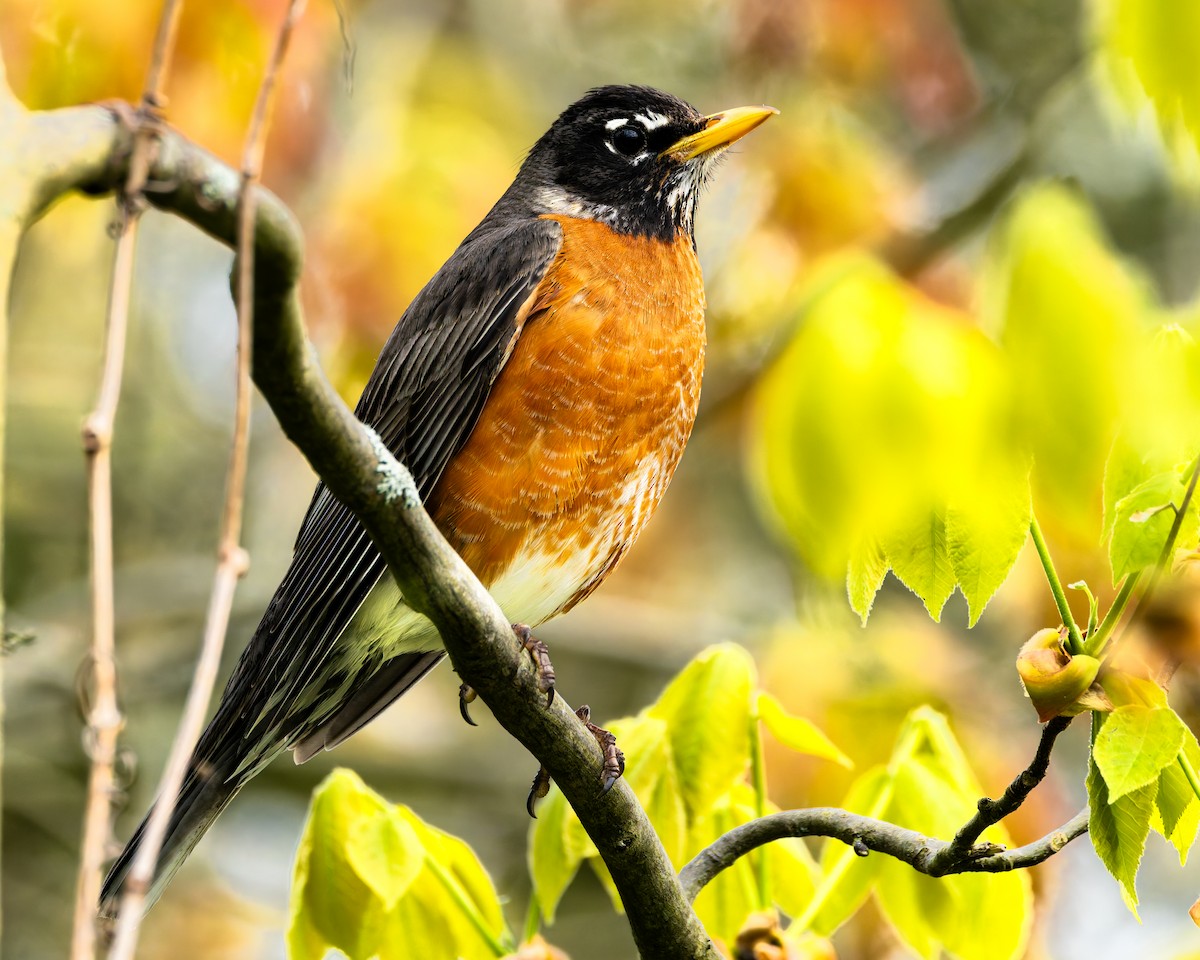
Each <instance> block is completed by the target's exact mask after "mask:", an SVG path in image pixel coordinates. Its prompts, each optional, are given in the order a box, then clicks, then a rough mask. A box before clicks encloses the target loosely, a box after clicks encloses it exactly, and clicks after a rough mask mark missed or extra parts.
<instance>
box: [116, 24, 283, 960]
mask: <svg viewBox="0 0 1200 960" xmlns="http://www.w3.org/2000/svg"><path fill="white" fill-rule="evenodd" d="M305 3H306V0H291V3H290V4H289V5H288V10H287V14H286V15H285V17H284V20H283V23H282V24H281V26H280V28H279V33H278V34H277V36H276V38H275V45H274V48H273V50H272V52H271V57H270V59H269V61H268V63H267V68H266V72H265V74H264V76H263V81H262V85H261V86H260V87H259V91H258V99H257V101H256V102H255V105H254V114H253V116H252V117H251V120H250V128H249V130H248V132H247V134H246V144H245V149H244V151H243V154H242V175H241V184H240V187H239V190H238V203H237V210H238V216H237V250H238V267H237V312H238V362H237V405H236V410H235V414H234V431H233V445H232V449H231V451H230V457H229V470H228V474H227V481H226V490H225V507H224V511H223V513H222V518H221V533H220V541H219V544H218V549H217V556H218V561H217V569H216V574H215V576H214V579H213V589H212V594H211V596H210V599H209V605H208V614H207V617H206V620H205V626H204V638H203V642H202V645H201V650H200V657H199V660H198V661H197V663H196V671H195V674H194V676H193V678H192V686H191V689H190V691H189V692H188V699H187V703H186V705H185V707H184V712H183V717H182V718H181V719H180V723H179V730H178V732H177V733H176V735H175V740H174V742H173V744H172V746H171V753H170V756H169V757H168V759H167V765H166V769H165V770H164V772H163V779H162V783H161V784H160V788H159V793H158V799H157V800H156V801H155V804H154V809H153V810H152V811H151V814H150V819H149V822H148V824H147V827H146V833H145V836H144V838H143V840H142V844H141V846H140V847H139V848H138V853H137V856H136V857H135V858H134V860H133V864H132V866H131V868H130V873H129V879H128V880H127V882H126V886H125V895H124V896H123V897H122V900H121V908H120V913H119V917H118V922H117V928H116V932H115V936H114V940H113V947H112V951H111V953H110V954H109V957H110V960H132V957H133V951H134V949H135V947H136V945H137V936H138V930H139V927H140V924H141V918H142V906H143V903H144V901H145V897H146V893H147V891H148V889H149V886H150V882H151V880H152V878H153V876H154V867H155V864H156V862H157V860H158V853H159V850H160V849H161V848H162V844H163V839H164V838H165V836H166V832H167V826H168V823H169V821H170V816H171V810H172V808H173V807H174V806H175V798H176V797H177V796H178V794H179V789H180V787H181V785H182V784H183V779H184V776H185V775H186V773H187V766H188V760H189V758H190V757H191V754H192V750H193V749H194V748H195V745H196V741H197V739H199V737H200V732H201V730H202V728H203V726H204V718H205V714H206V713H207V711H208V703H209V700H210V699H211V698H212V691H213V687H214V685H215V684H216V678H217V670H218V668H219V666H220V662H221V650H222V648H223V647H224V643H225V634H226V631H227V630H228V627H229V616H230V612H231V610H232V608H233V596H234V591H235V589H236V587H237V582H238V580H239V579H240V578H241V577H242V576H243V575H244V574H245V572H246V570H247V568H248V567H249V557H248V556H247V554H246V551H245V550H244V549H243V548H242V546H241V543H240V540H241V531H242V517H243V514H244V506H245V490H246V464H247V460H248V454H249V438H250V402H251V379H250V369H251V350H252V341H253V309H254V304H253V297H254V279H253V270H254V232H255V230H254V228H255V222H256V206H257V191H256V187H257V184H258V180H259V176H260V173H261V170H262V158H263V150H264V144H265V140H266V130H267V124H268V120H269V116H270V110H271V106H272V103H273V99H274V93H275V85H276V79H277V77H278V74H279V71H280V68H281V67H282V65H283V59H284V57H285V56H286V54H287V48H288V43H289V41H290V40H291V36H292V31H293V29H294V28H295V25H296V23H297V21H298V20H299V19H300V17H301V15H302V14H303V12H304V7H305ZM92 902H93V903H94V902H95V900H94V899H93V901H92Z"/></svg>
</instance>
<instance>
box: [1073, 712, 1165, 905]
mask: <svg viewBox="0 0 1200 960" xmlns="http://www.w3.org/2000/svg"><path fill="white" fill-rule="evenodd" d="M1093 723H1094V724H1096V725H1097V726H1099V727H1100V730H1099V731H1098V733H1097V736H1099V733H1100V732H1103V726H1104V721H1103V718H1102V717H1100V716H1099V715H1093ZM1087 791H1088V807H1089V810H1090V816H1089V818H1088V835H1089V836H1090V837H1091V840H1092V847H1093V849H1094V850H1095V851H1096V855H1097V856H1098V857H1099V858H1100V861H1101V862H1102V863H1103V864H1104V866H1105V867H1107V868H1108V872H1109V873H1111V874H1112V875H1113V877H1115V878H1116V880H1117V882H1118V883H1120V885H1121V897H1122V899H1123V900H1124V901H1125V905H1126V906H1127V907H1128V908H1129V910H1130V912H1131V913H1132V914H1133V915H1134V916H1135V917H1137V916H1138V911H1137V903H1138V898H1137V886H1136V882H1137V871H1138V865H1139V864H1140V863H1141V862H1142V854H1143V853H1144V852H1145V849H1146V837H1147V835H1148V834H1149V833H1150V818H1151V816H1152V814H1153V812H1154V791H1155V787H1154V786H1153V785H1151V786H1147V787H1142V788H1141V789H1139V790H1134V791H1133V792H1132V793H1128V794H1126V795H1125V796H1123V797H1121V798H1120V799H1117V800H1114V801H1111V802H1110V800H1109V795H1108V786H1107V784H1105V782H1104V776H1103V775H1102V774H1101V773H1100V768H1099V767H1097V766H1096V763H1095V761H1094V760H1092V761H1090V762H1089V763H1088V776H1087Z"/></svg>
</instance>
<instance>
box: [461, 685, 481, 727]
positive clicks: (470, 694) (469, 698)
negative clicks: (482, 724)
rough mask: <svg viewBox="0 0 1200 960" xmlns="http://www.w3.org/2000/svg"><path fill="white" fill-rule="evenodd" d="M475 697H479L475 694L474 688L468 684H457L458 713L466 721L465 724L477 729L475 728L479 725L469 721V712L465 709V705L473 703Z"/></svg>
mask: <svg viewBox="0 0 1200 960" xmlns="http://www.w3.org/2000/svg"><path fill="white" fill-rule="evenodd" d="M477 696H479V694H477V693H476V692H475V688H474V687H472V686H470V685H468V684H465V683H463V684H459V687H458V712H459V713H461V714H462V718H463V719H464V720H466V721H467V723H469V724H470V725H471V726H473V727H477V726H479V724H477V723H476V722H475V721H474V720H472V719H471V711H470V710H468V709H467V705H468V704H470V703H472V702H474V700H475V698H476V697H477Z"/></svg>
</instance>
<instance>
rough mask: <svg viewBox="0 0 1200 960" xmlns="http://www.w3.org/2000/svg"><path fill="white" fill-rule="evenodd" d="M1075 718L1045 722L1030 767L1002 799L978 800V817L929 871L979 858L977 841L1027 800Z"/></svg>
mask: <svg viewBox="0 0 1200 960" xmlns="http://www.w3.org/2000/svg"><path fill="white" fill-rule="evenodd" d="M1072 719H1073V718H1072V717H1055V718H1054V719H1053V720H1051V721H1050V722H1049V723H1047V724H1046V726H1045V728H1044V729H1043V730H1042V739H1041V740H1040V741H1039V742H1038V748H1037V752H1036V753H1035V754H1034V755H1033V760H1032V762H1030V764H1029V766H1028V767H1026V768H1025V769H1024V770H1023V771H1021V773H1019V774H1018V775H1017V776H1016V778H1015V779H1014V780H1013V781H1012V783H1010V784H1009V785H1008V789H1006V790H1005V791H1004V793H1003V795H1002V796H1001V797H1000V799H999V800H991V799H989V798H987V797H984V798H983V799H981V800H980V801H979V805H978V811H977V812H976V814H975V816H973V817H972V818H971V819H970V820H968V821H967V823H966V824H965V825H964V826H963V828H962V829H961V830H959V831H958V833H956V834H955V835H954V839H953V840H951V841H950V843H949V844H947V846H946V848H945V849H944V850H942V851H941V852H940V853H939V854H938V855H937V856H935V857H934V858H933V860H932V861H931V862H930V864H929V871H928V872H929V874H930V876H934V877H937V876H941V875H942V874H943V873H953V872H955V868H956V867H957V866H958V865H959V864H961V863H964V862H966V861H968V860H972V859H974V860H978V859H979V853H978V851H977V850H976V848H975V841H977V840H978V839H979V837H980V836H981V835H982V834H983V831H985V830H986V829H987V828H988V827H991V826H994V825H995V824H997V823H999V822H1000V821H1001V820H1003V819H1004V818H1005V817H1007V816H1008V815H1009V814H1010V813H1013V812H1014V811H1015V810H1017V809H1018V808H1019V807H1020V806H1021V804H1023V803H1024V802H1025V798H1026V797H1028V796H1029V794H1030V793H1031V792H1032V791H1033V788H1034V787H1036V786H1037V785H1038V784H1039V783H1041V782H1042V781H1043V780H1044V779H1045V778H1046V771H1047V770H1048V769H1049V768H1050V753H1051V751H1053V749H1054V742H1055V741H1056V740H1057V739H1058V735H1059V734H1060V733H1062V732H1063V731H1064V730H1066V729H1067V727H1069V726H1070V725H1071V720H1072Z"/></svg>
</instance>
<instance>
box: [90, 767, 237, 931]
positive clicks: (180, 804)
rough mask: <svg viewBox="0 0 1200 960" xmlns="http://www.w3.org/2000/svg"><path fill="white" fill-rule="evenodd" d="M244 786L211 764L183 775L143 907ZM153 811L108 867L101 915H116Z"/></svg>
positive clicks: (160, 890)
mask: <svg viewBox="0 0 1200 960" xmlns="http://www.w3.org/2000/svg"><path fill="white" fill-rule="evenodd" d="M239 789H241V783H240V782H239V781H238V779H234V780H232V781H231V780H229V779H228V778H227V777H225V776H223V775H222V774H221V773H220V772H219V771H217V770H215V769H213V768H212V767H207V768H204V767H201V768H196V767H192V769H190V770H189V771H188V774H187V776H186V777H185V778H184V782H183V786H182V788H181V789H180V791H179V796H178V798H177V799H176V801H175V808H174V809H173V810H172V811H171V820H170V823H169V825H168V827H167V833H166V836H165V837H164V839H163V845H162V849H161V850H159V853H158V861H157V863H156V864H155V867H154V878H153V880H152V881H151V883H150V889H149V890H148V891H147V894H146V902H145V907H144V909H147V910H148V909H149V908H150V907H151V906H152V905H153V904H154V902H155V901H156V900H157V899H158V898H159V896H160V895H161V894H162V891H163V888H164V887H166V885H167V883H168V882H169V881H170V879H171V877H173V876H174V875H175V871H176V870H178V869H179V867H180V866H181V865H182V864H183V861H184V860H186V859H187V856H188V854H190V853H191V852H192V849H193V848H194V847H195V846H196V844H197V843H198V842H199V841H200V838H201V837H202V836H204V833H205V831H207V830H208V828H209V827H210V826H212V822H213V821H214V820H216V819H217V817H218V816H219V815H220V813H221V811H222V810H224V809H225V807H226V805H227V804H228V803H229V801H230V800H232V799H233V798H234V796H236V795H237V792H238V790H239ZM149 820H150V815H149V814H147V815H146V818H145V819H144V820H142V822H141V823H140V824H139V825H138V828H137V830H136V831H134V834H133V836H132V837H131V838H130V840H129V843H128V844H126V846H125V849H124V850H122V851H121V855H120V856H119V857H117V859H116V860H115V861H114V862H113V865H112V866H111V867H110V868H109V871H108V876H107V877H105V879H104V886H103V887H102V889H101V891H100V915H101V916H102V917H107V918H110V919H113V918H115V917H116V916H117V911H118V908H119V907H120V901H121V897H122V896H123V895H124V892H125V881H126V880H127V879H128V877H129V871H130V869H131V867H132V866H133V860H134V858H135V857H136V856H137V853H138V850H140V849H141V846H142V842H143V840H144V838H145V834H146V825H147V823H148V822H149Z"/></svg>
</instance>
